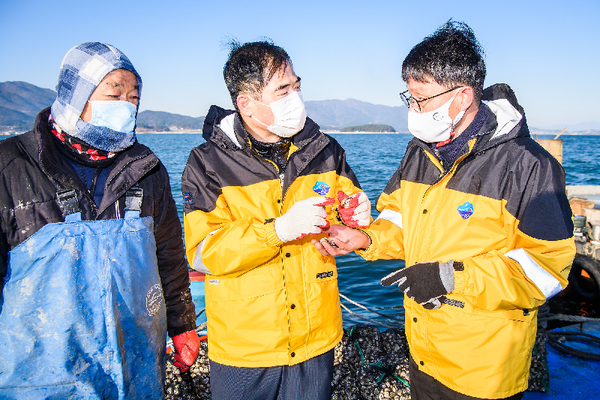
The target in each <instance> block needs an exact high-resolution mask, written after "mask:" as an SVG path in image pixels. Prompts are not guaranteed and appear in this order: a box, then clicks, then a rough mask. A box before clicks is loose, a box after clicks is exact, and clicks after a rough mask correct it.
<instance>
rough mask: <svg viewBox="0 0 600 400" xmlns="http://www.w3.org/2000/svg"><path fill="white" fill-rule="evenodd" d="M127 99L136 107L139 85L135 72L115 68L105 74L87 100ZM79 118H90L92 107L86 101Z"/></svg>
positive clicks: (86, 119) (88, 119)
mask: <svg viewBox="0 0 600 400" xmlns="http://www.w3.org/2000/svg"><path fill="white" fill-rule="evenodd" d="M94 100H102V101H128V102H130V103H131V104H134V105H135V106H136V107H137V106H138V104H139V100H140V97H139V87H138V83H137V78H136V77H135V74H134V73H133V72H131V71H128V70H126V69H116V70H114V71H112V72H110V73H109V74H107V75H106V76H105V77H104V79H102V81H101V82H100V84H99V85H98V87H97V88H96V90H94V92H93V93H92V95H91V96H90V98H89V101H94ZM80 118H81V120H83V121H84V122H89V121H90V120H91V119H92V107H91V105H90V103H89V102H88V103H87V104H86V105H85V108H84V109H83V111H82V112H81V116H80Z"/></svg>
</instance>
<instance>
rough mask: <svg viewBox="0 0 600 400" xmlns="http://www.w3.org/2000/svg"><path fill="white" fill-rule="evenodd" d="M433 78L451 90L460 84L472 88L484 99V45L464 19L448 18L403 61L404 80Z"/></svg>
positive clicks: (418, 80) (422, 80)
mask: <svg viewBox="0 0 600 400" xmlns="http://www.w3.org/2000/svg"><path fill="white" fill-rule="evenodd" d="M430 78H433V80H434V81H435V82H436V83H438V84H440V85H442V86H444V87H447V88H448V89H450V88H451V87H453V86H457V85H466V86H470V87H472V88H473V91H474V94H475V99H476V101H479V100H481V95H482V93H483V81H484V80H485V61H484V52H483V48H482V47H481V45H480V44H479V42H478V41H477V39H476V38H475V33H473V30H472V29H471V28H470V27H469V26H468V25H467V24H465V23H464V22H457V21H453V20H452V19H450V20H448V22H446V23H445V24H444V25H442V26H441V27H440V28H438V29H437V30H436V31H435V32H434V33H433V34H432V35H430V36H427V37H426V38H425V39H423V41H421V43H419V44H417V45H416V46H415V47H413V48H412V50H411V51H410V53H408V56H406V58H405V59H404V62H403V63H402V80H404V81H405V82H407V81H408V80H409V79H413V80H415V81H417V82H426V81H427V80H428V79H430Z"/></svg>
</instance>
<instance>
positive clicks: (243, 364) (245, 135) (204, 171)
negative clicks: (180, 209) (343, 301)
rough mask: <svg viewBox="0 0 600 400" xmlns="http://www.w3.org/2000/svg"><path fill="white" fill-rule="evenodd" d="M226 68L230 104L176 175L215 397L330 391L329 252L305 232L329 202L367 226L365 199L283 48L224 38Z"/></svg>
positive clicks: (332, 276) (338, 329) (333, 321)
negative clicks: (200, 280)
mask: <svg viewBox="0 0 600 400" xmlns="http://www.w3.org/2000/svg"><path fill="white" fill-rule="evenodd" d="M223 74H224V77H225V83H226V85H227V88H228V90H229V93H230V95H231V99H232V101H233V104H234V106H235V109H236V110H235V111H226V110H223V109H221V108H219V107H216V106H212V107H211V109H210V110H209V112H208V115H207V116H206V118H205V122H204V138H205V139H206V143H204V144H202V145H201V146H199V147H197V148H195V149H193V150H192V152H191V154H190V157H189V160H188V163H187V166H186V168H185V171H184V173H183V177H182V190H183V197H184V213H185V218H184V228H185V241H186V248H187V254H188V260H190V261H191V263H192V267H193V268H194V269H196V270H198V271H201V272H204V273H206V274H208V275H209V276H207V279H206V281H207V285H206V314H207V318H208V337H209V342H208V343H209V352H208V355H209V358H210V360H211V363H210V368H211V370H210V378H211V394H212V398H213V399H215V400H221V399H225V400H234V399H243V400H252V399H256V400H269V399H272V400H275V399H314V400H319V399H329V398H330V394H331V378H332V371H333V348H334V347H335V345H336V344H337V343H338V342H339V340H340V339H341V337H342V335H343V330H342V313H341V309H340V302H339V293H338V288H337V270H336V266H335V260H333V259H331V258H330V257H323V256H321V255H320V254H319V253H318V252H317V251H316V249H315V248H314V247H313V246H312V245H311V239H315V240H316V239H322V238H324V236H325V235H324V234H323V232H324V230H326V228H327V226H328V225H329V224H330V222H335V221H337V216H336V213H335V212H334V209H335V208H338V209H339V218H340V219H341V220H342V221H343V222H344V223H346V224H347V225H349V226H354V227H356V226H366V225H368V224H369V223H370V220H371V218H370V203H369V201H368V199H367V196H366V195H365V194H364V193H363V192H362V191H360V186H359V184H358V181H357V180H356V177H355V175H354V173H353V172H352V170H351V169H350V167H349V166H348V164H347V163H346V159H345V155H344V150H343V149H342V148H341V147H340V145H339V144H338V143H337V142H336V141H335V139H333V138H331V137H329V136H327V135H325V134H323V133H321V132H320V130H319V126H318V125H317V124H315V123H314V122H313V121H312V120H311V119H310V118H307V116H306V111H305V109H304V104H303V103H302V99H301V97H300V78H299V77H298V76H297V75H296V74H295V72H294V69H293V67H292V64H291V60H290V58H289V56H288V54H287V53H286V52H285V50H283V49H282V48H280V47H278V46H275V45H274V44H272V43H270V42H254V43H246V44H244V45H240V44H239V43H232V50H231V53H230V55H229V59H228V61H227V63H226V64H225V67H224V69H223ZM347 195H350V196H351V199H350V200H346V199H345V197H346V196H347ZM336 197H337V198H338V200H339V202H343V203H344V206H341V205H340V204H338V203H339V202H338V201H336V200H335V198H336ZM346 203H348V205H347V206H346Z"/></svg>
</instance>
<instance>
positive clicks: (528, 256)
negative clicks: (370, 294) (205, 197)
mask: <svg viewBox="0 0 600 400" xmlns="http://www.w3.org/2000/svg"><path fill="white" fill-rule="evenodd" d="M485 72H486V69H485V63H484V60H483V51H482V49H481V48H480V45H479V43H478V42H477V40H476V38H475V35H474V33H473V31H472V30H471V29H470V28H469V27H468V26H467V25H466V24H464V23H458V22H455V21H448V22H447V23H446V24H445V25H443V26H442V27H441V28H439V29H438V30H437V31H436V32H434V33H433V34H432V35H431V36H429V37H427V38H425V39H424V40H423V41H422V42H421V43H419V44H418V45H416V46H415V47H414V48H413V49H412V50H411V52H410V53H409V54H408V56H407V57H406V59H405V60H404V63H403V65H402V78H403V80H404V81H405V82H406V85H407V87H408V90H407V91H406V92H403V93H401V97H402V99H403V101H404V103H405V104H406V105H407V106H408V107H409V108H410V109H409V113H408V127H409V129H410V131H411V133H412V134H413V135H414V136H415V138H414V139H413V140H412V141H411V142H410V143H409V144H408V146H407V149H406V153H405V155H404V158H403V159H402V162H401V164H400V167H399V168H398V170H397V171H396V173H395V174H394V175H393V176H392V178H391V180H390V181H389V183H388V185H387V187H386V188H385V189H384V191H383V193H382V194H381V196H380V197H379V200H378V203H377V209H378V210H379V212H380V214H379V217H378V218H377V219H376V221H375V222H373V224H371V225H370V226H369V227H368V228H366V229H364V230H356V229H350V228H348V227H344V226H339V225H335V226H332V227H331V228H330V230H329V232H330V235H329V242H327V241H323V242H316V241H313V244H314V246H315V247H316V248H317V249H318V250H319V251H320V252H321V254H323V255H325V254H330V255H341V254H347V253H348V252H350V251H352V250H357V252H358V254H360V255H361V256H363V257H364V258H365V259H367V260H375V259H403V260H405V265H406V266H408V268H402V269H400V270H397V271H395V272H392V273H390V274H389V275H388V276H386V277H384V278H383V279H382V284H383V285H385V286H390V285H392V284H398V286H399V288H400V290H402V291H403V292H404V293H405V296H404V306H405V308H406V334H407V338H408V342H409V347H410V355H411V359H410V367H409V368H410V384H411V396H412V399H413V400H414V399H417V400H421V399H434V398H435V399H438V398H443V399H467V398H468V399H473V398H494V399H500V398H510V399H520V398H521V397H522V395H523V392H524V391H525V390H526V389H527V387H528V374H529V366H530V362H531V352H532V348H533V345H534V342H535V336H536V330H537V329H536V328H537V312H538V308H539V306H541V305H542V304H544V302H546V300H547V299H548V298H550V297H551V296H553V295H555V294H556V293H558V292H559V291H561V290H562V289H563V288H564V287H565V286H566V285H567V276H568V274H569V270H570V267H571V263H572V260H573V257H574V255H575V246H574V240H573V224H572V221H571V209H570V207H569V204H568V200H567V197H566V194H565V176H564V170H563V169H562V167H561V166H560V164H559V163H558V162H557V161H556V160H555V159H554V158H553V157H552V156H551V155H550V154H548V153H547V152H546V151H545V150H544V149H542V148H541V147H540V146H539V145H538V144H537V143H535V141H534V140H532V138H531V137H530V136H529V130H528V128H527V123H526V120H525V115H524V111H523V109H522V108H521V106H520V105H519V104H518V103H517V99H516V97H515V94H514V93H513V91H512V90H511V89H510V87H508V86H507V85H505V84H496V85H493V86H491V87H489V88H487V89H485V90H483V82H484V79H485ZM330 243H333V244H334V245H335V246H337V247H332V246H330V245H329V244H330Z"/></svg>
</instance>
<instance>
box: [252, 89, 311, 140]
mask: <svg viewBox="0 0 600 400" xmlns="http://www.w3.org/2000/svg"><path fill="white" fill-rule="evenodd" d="M254 101H256V100H254ZM256 102H257V103H258V104H261V105H263V106H266V107H271V111H273V116H274V117H275V120H274V121H273V123H272V124H271V125H267V124H265V123H264V122H262V121H261V120H259V119H258V118H256V117H254V119H256V120H257V121H258V122H260V123H261V124H263V125H264V126H266V127H267V129H268V130H269V131H270V132H273V133H274V134H276V135H277V136H279V137H284V138H287V137H290V136H294V135H295V134H296V133H298V132H300V131H301V130H302V128H304V124H305V123H306V109H305V108H304V103H303V102H302V96H301V95H300V92H292V93H290V94H288V95H287V96H285V97H284V98H283V99H281V100H277V101H275V102H273V103H271V104H264V103H261V102H260V101H256Z"/></svg>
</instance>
